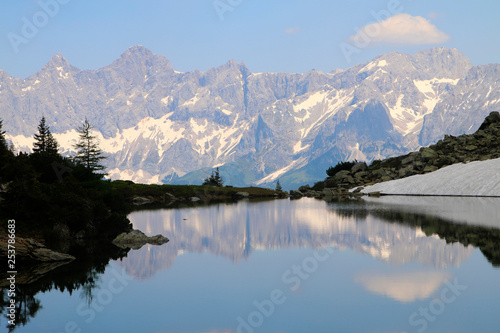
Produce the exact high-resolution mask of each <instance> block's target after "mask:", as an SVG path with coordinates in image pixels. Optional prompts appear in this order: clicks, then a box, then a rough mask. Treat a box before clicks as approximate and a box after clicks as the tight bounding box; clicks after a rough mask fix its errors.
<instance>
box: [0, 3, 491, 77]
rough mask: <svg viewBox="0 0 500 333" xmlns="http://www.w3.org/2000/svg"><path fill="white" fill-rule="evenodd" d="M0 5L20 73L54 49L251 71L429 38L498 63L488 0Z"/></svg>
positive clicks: (321, 61) (350, 58) (14, 69)
mask: <svg viewBox="0 0 500 333" xmlns="http://www.w3.org/2000/svg"><path fill="white" fill-rule="evenodd" d="M44 4H45V5H44ZM0 6H1V7H0V8H1V11H0V22H1V24H0V69H3V70H5V71H6V72H8V73H9V74H10V75H12V76H15V77H21V78H24V77H27V76H29V75H31V74H33V73H35V72H37V71H38V70H40V69H41V68H42V67H43V65H44V64H45V63H46V62H47V61H49V59H50V58H51V57H52V56H53V55H55V54H56V53H62V54H63V55H64V56H65V57H66V58H67V59H68V61H69V62H70V63H71V64H72V65H74V66H76V67H78V68H81V69H97V68H100V67H104V66H106V65H108V64H109V63H111V62H112V61H113V60H114V59H116V58H117V57H118V56H119V55H120V54H121V53H123V52H124V51H125V50H126V49H127V48H129V47H130V46H133V45H137V44H141V45H144V46H146V47H147V48H149V49H150V50H152V51H153V52H154V53H156V54H161V55H164V56H166V57H167V58H168V59H170V61H171V63H172V65H173V66H174V68H175V69H176V70H179V71H191V70H195V69H199V70H206V69H208V68H210V67H214V66H219V65H222V64H224V63H226V62H227V61H228V60H229V59H236V60H237V61H238V62H241V61H244V62H245V63H246V65H247V66H248V68H249V69H250V70H251V71H252V72H307V71H309V70H311V69H316V70H321V71H324V72H329V71H331V70H333V69H335V68H347V67H350V66H352V65H355V64H357V63H362V62H366V61H369V60H370V59H372V58H374V57H375V56H377V55H380V54H382V53H386V52H390V51H399V52H406V53H415V52H416V51H418V50H421V49H427V48H430V47H433V46H446V47H453V48H457V49H458V50H459V51H460V52H462V53H464V54H465V55H466V56H467V57H469V58H470V59H471V60H472V62H473V63H474V64H475V65H479V64H488V63H498V62H500V59H499V58H500V3H499V2H498V1H494V0H491V1H474V2H472V1H461V0H453V1H452V0H440V1H431V0H384V1H379V0H354V1H332V0H119V1H118V0H116V1H111V0H99V1H97V0H40V1H37V0H15V1H14V0H1V2H0ZM44 8H45V9H44ZM30 25H31V28H33V27H34V28H35V29H30ZM363 32H364V33H365V34H364V36H365V37H366V36H368V40H366V38H365V39H363Z"/></svg>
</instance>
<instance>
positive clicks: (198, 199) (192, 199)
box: [189, 197, 201, 202]
mask: <svg viewBox="0 0 500 333" xmlns="http://www.w3.org/2000/svg"><path fill="white" fill-rule="evenodd" d="M189 200H190V201H191V202H198V201H200V200H201V199H200V198H198V197H191V198H189Z"/></svg>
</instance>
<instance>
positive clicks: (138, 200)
mask: <svg viewBox="0 0 500 333" xmlns="http://www.w3.org/2000/svg"><path fill="white" fill-rule="evenodd" d="M151 202H152V201H151V200H150V199H148V198H145V197H135V198H133V199H132V203H133V204H134V205H136V206H141V205H146V204H150V203H151Z"/></svg>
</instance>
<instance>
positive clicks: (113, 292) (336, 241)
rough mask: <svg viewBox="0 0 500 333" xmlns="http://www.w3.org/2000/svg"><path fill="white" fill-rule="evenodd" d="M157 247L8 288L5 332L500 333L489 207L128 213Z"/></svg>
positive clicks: (380, 201) (494, 201) (293, 204)
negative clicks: (12, 295) (11, 301)
mask: <svg viewBox="0 0 500 333" xmlns="http://www.w3.org/2000/svg"><path fill="white" fill-rule="evenodd" d="M129 218H130V220H131V221H132V223H133V225H134V228H136V229H139V230H141V231H143V232H144V233H146V234H147V235H148V236H152V235H156V234H162V235H164V236H166V237H168V238H169V239H170V242H168V243H166V244H164V245H162V246H153V245H145V246H143V247H142V248H140V249H119V248H117V247H115V246H114V245H111V244H110V245H106V246H102V245H95V244H85V245H84V246H82V250H81V251H86V252H85V253H86V255H85V256H86V258H87V259H85V260H81V259H80V260H76V261H74V262H72V263H70V264H67V265H63V266H60V267H58V268H56V269H53V270H51V271H50V272H49V273H47V274H46V275H43V276H42V277H40V278H38V279H36V280H35V281H33V282H32V283H30V284H25V285H18V286H17V292H18V296H17V301H18V302H19V304H18V306H19V313H18V318H17V324H16V326H15V327H12V328H11V329H10V330H9V329H8V325H7V320H8V319H7V317H6V311H5V309H6V308H5V307H6V303H5V300H6V299H7V295H6V289H5V288H4V290H3V296H4V297H3V303H2V304H1V305H0V309H1V311H2V316H1V322H0V331H1V332H4V331H5V332H7V331H13V332H36V333H43V332H50V333H61V332H64V333H66V332H71V333H77V332H89V333H101V332H102V333H112V332H140V333H226V332H228V333H229V332H244V333H252V332H273V333H296V332H297V333H299V332H300V333H307V332H311V333H314V332H318V333H319V332H341V333H343V332H360V333H370V332H373V333H413V332H419V333H422V332H429V333H430V332H439V333H452V332H453V333H458V332H463V333H486V332H500V313H499V309H500V198H463V197H398V196H386V197H380V198H371V197H363V198H362V199H357V200H354V199H352V200H351V199H346V200H342V201H334V202H326V201H323V200H317V199H309V198H303V199H300V200H290V199H281V200H270V201H255V202H254V201H248V200H243V201H238V202H231V203H218V204H213V205H197V206H187V207H178V208H169V209H155V210H151V209H150V210H139V211H135V212H133V213H131V214H130V216H129Z"/></svg>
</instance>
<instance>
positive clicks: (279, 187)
mask: <svg viewBox="0 0 500 333" xmlns="http://www.w3.org/2000/svg"><path fill="white" fill-rule="evenodd" d="M275 191H277V192H281V191H283V187H282V186H281V184H280V180H279V179H278V181H277V182H276V188H275Z"/></svg>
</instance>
